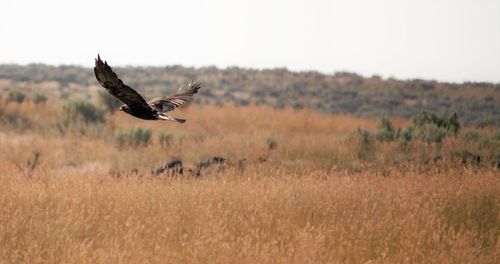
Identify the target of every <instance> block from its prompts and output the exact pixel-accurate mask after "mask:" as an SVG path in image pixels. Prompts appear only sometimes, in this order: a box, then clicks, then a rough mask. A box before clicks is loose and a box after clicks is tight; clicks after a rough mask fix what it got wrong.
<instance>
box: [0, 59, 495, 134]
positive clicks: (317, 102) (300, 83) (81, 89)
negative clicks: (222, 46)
mask: <svg viewBox="0 0 500 264" xmlns="http://www.w3.org/2000/svg"><path fill="white" fill-rule="evenodd" d="M114 70H115V71H116V72H118V74H119V75H120V77H121V78H122V79H123V80H124V81H125V82H126V83H127V84H129V85H130V86H132V87H135V88H137V90H139V91H140V92H141V93H143V94H145V95H146V96H147V97H153V96H158V95H162V94H168V93H170V92H172V91H174V90H175V89H177V87H179V86H180V85H182V84H185V83H186V82H188V81H189V80H192V79H193V80H196V79H197V80H201V81H202V82H203V83H204V86H205V87H206V88H205V89H202V90H201V91H200V96H198V97H197V100H198V101H197V102H198V103H207V104H217V105H222V104H224V103H234V104H235V105H237V106H244V105H248V104H257V105H267V106H272V107H275V108H288V107H290V108H295V109H300V108H305V107H306V108H312V109H316V110H320V111H322V112H326V113H348V114H352V115H355V116H359V117H382V116H399V117H404V118H408V117H411V116H412V115H414V114H415V113H416V112H418V111H419V110H427V111H431V112H436V113H440V114H446V113H452V112H457V113H458V115H459V117H460V120H461V121H462V122H463V123H464V124H466V125H469V126H480V127H484V126H496V127H498V126H500V84H491V83H463V84H456V83H442V82H437V81H429V80H397V79H392V78H389V79H383V78H380V77H379V76H372V77H369V78H367V77H363V76H360V75H357V74H354V73H347V72H339V73H335V74H332V75H329V74H321V73H318V72H292V71H288V70H287V69H284V68H279V69H272V70H254V69H243V68H238V67H231V68H227V69H218V68H216V67H202V68H189V67H182V66H167V67H114ZM99 89H100V88H99V87H98V86H97V82H96V81H95V78H94V76H93V72H92V69H91V68H85V67H79V66H57V67H56V66H48V65H44V64H30V65H26V66H20V65H0V94H2V95H3V96H4V97H9V93H11V94H12V93H15V92H16V91H20V92H22V93H27V94H31V96H35V95H36V94H44V95H46V96H47V97H49V98H51V97H57V98H63V99H65V98H69V97H86V98H91V97H93V96H94V95H95V93H96V91H98V90H99Z"/></svg>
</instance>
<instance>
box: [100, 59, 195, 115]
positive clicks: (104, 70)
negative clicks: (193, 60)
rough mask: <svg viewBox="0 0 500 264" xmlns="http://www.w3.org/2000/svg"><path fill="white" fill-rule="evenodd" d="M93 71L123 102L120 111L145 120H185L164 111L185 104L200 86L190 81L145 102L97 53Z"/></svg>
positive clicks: (109, 90)
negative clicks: (171, 93)
mask: <svg viewBox="0 0 500 264" xmlns="http://www.w3.org/2000/svg"><path fill="white" fill-rule="evenodd" d="M94 73H95V77H96V78H97V81H98V82H99V83H100V84H101V85H102V86H103V87H104V88H106V90H108V92H109V93H110V94H111V95H113V96H114V97H116V98H118V99H120V101H122V102H123V103H125V104H124V105H122V106H121V107H120V111H123V112H125V113H127V114H130V115H132V116H135V117H137V118H141V119H146V120H170V121H175V122H178V123H184V122H186V120H185V119H180V118H176V117H172V116H169V115H167V114H166V113H167V112H170V111H172V110H174V109H175V108H177V107H178V106H181V105H183V104H185V103H186V102H187V101H188V100H189V99H190V98H191V97H193V95H194V94H195V93H197V92H198V90H199V89H200V88H201V83H200V82H195V83H193V82H191V83H189V84H188V85H187V86H182V87H181V88H179V90H177V92H176V93H175V94H173V95H170V96H164V97H159V98H155V99H153V100H151V101H149V102H146V100H144V98H143V97H142V96H141V95H140V94H139V93H138V92H137V91H136V90H134V89H132V88H130V87H129V86H127V85H126V84H124V83H123V82H122V80H120V79H119V78H118V76H117V75H116V73H114V72H113V70H112V69H111V67H110V66H109V65H108V63H107V62H106V61H104V62H103V61H102V60H101V57H100V56H99V54H98V55H97V59H96V60H95V67H94Z"/></svg>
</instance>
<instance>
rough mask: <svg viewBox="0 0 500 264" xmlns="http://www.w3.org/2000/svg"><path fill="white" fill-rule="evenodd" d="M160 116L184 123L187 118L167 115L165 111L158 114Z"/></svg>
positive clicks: (162, 118)
mask: <svg viewBox="0 0 500 264" xmlns="http://www.w3.org/2000/svg"><path fill="white" fill-rule="evenodd" d="M158 118H159V119H161V120H169V121H175V122H177V123H184V122H186V119H181V118H176V117H172V116H169V115H166V114H164V113H159V114H158Z"/></svg>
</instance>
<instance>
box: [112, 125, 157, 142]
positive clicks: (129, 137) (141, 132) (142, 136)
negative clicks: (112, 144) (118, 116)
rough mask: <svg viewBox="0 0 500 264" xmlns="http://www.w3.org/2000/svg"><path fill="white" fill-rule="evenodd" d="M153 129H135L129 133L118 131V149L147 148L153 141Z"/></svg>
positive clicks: (116, 138) (116, 137) (116, 139)
mask: <svg viewBox="0 0 500 264" xmlns="http://www.w3.org/2000/svg"><path fill="white" fill-rule="evenodd" d="M151 134H152V133H151V129H143V128H140V127H138V128H133V129H130V130H128V131H121V130H119V131H116V132H115V141H116V143H117V144H118V147H125V146H129V147H139V146H142V147H146V146H148V145H149V142H150V140H151Z"/></svg>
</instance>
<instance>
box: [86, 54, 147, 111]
mask: <svg viewBox="0 0 500 264" xmlns="http://www.w3.org/2000/svg"><path fill="white" fill-rule="evenodd" d="M94 73H95V77H96V78H97V81H98V82H99V83H100V84H101V85H102V86H103V87H104V88H106V90H108V92H109V93H110V94H112V95H113V96H115V97H116V98H118V99H120V101H122V102H124V103H125V104H126V105H128V107H130V108H132V109H134V108H135V109H138V108H143V109H150V107H149V105H148V104H147V103H146V100H144V98H142V96H141V95H140V94H139V93H138V92H137V91H136V90H134V89H132V88H130V87H128V86H127V85H125V84H124V83H123V82H122V80H120V79H119V78H118V76H117V75H116V73H114V72H113V70H112V69H111V67H109V65H108V63H107V62H106V61H104V62H103V61H102V60H101V57H100V56H99V55H97V59H96V60H95V67H94Z"/></svg>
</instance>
